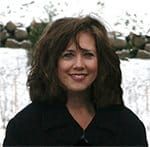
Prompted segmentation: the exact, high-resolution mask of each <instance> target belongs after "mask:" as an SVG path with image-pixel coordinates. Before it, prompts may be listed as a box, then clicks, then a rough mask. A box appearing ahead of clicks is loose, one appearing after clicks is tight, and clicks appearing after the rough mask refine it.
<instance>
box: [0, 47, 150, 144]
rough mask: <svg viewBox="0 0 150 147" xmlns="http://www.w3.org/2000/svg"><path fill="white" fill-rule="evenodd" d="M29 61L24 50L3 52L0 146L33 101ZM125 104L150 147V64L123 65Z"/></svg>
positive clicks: (0, 53) (0, 61) (0, 63)
mask: <svg viewBox="0 0 150 147" xmlns="http://www.w3.org/2000/svg"><path fill="white" fill-rule="evenodd" d="M26 63H27V58H26V51H25V50H23V49H9V48H0V77H1V78H0V144H2V142H3V139H4V135H5V130H4V129H2V128H3V127H5V126H6V125H7V122H8V120H9V119H10V118H12V117H13V116H14V115H15V114H16V113H17V112H18V111H19V110H21V109H22V108H23V107H25V106H26V105H27V104H28V103H29V102H30V101H29V95H28V90H27V88H26V78H27V69H28V68H27V66H26ZM121 68H122V72H123V82H122V87H123V89H124V101H125V104H126V105H127V106H128V107H129V108H131V110H132V111H134V112H135V113H136V114H137V115H138V117H139V118H140V119H141V120H142V121H143V123H144V124H145V127H146V131H147V138H148V142H149V144H150V60H141V59H129V60H128V61H121Z"/></svg>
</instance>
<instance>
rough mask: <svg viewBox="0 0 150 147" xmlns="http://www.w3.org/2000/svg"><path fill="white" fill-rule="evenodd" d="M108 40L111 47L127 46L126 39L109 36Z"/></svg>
mask: <svg viewBox="0 0 150 147" xmlns="http://www.w3.org/2000/svg"><path fill="white" fill-rule="evenodd" d="M110 42H111V44H112V47H113V48H115V49H124V48H126V46H127V42H126V40H125V39H122V38H116V39H113V38H110Z"/></svg>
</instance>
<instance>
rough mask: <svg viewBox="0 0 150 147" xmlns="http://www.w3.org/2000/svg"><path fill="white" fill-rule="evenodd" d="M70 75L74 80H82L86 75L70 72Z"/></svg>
mask: <svg viewBox="0 0 150 147" xmlns="http://www.w3.org/2000/svg"><path fill="white" fill-rule="evenodd" d="M70 76H71V78H72V79H73V80H75V81H82V80H84V79H85V77H86V76H87V74H71V75H70Z"/></svg>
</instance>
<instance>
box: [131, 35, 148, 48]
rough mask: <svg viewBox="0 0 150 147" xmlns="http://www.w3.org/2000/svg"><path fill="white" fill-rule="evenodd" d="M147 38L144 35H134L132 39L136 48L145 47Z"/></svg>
mask: <svg viewBox="0 0 150 147" xmlns="http://www.w3.org/2000/svg"><path fill="white" fill-rule="evenodd" d="M145 42H146V40H145V37H144V36H141V35H134V36H133V39H132V44H133V46H134V47H136V48H143V47H144V44H145Z"/></svg>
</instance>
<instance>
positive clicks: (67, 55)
mask: <svg viewBox="0 0 150 147" xmlns="http://www.w3.org/2000/svg"><path fill="white" fill-rule="evenodd" d="M62 57H63V58H71V57H73V53H63V54H62Z"/></svg>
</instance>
